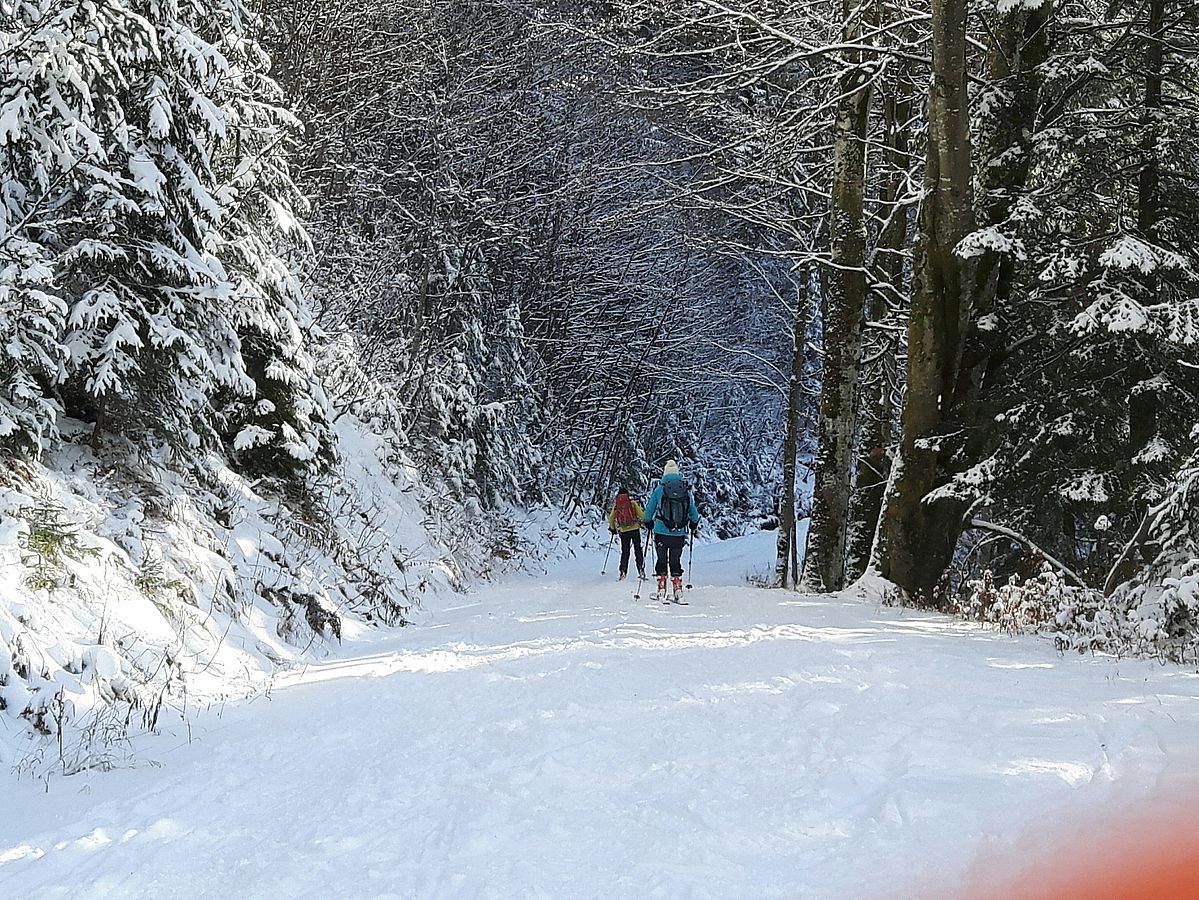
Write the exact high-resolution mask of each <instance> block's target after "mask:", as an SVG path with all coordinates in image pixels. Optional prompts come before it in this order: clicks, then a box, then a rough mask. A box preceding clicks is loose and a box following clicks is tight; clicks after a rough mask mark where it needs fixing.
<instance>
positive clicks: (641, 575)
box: [637, 569, 645, 581]
mask: <svg viewBox="0 0 1199 900" xmlns="http://www.w3.org/2000/svg"><path fill="white" fill-rule="evenodd" d="M637 577H638V578H640V579H641V580H642V581H645V569H638V570H637Z"/></svg>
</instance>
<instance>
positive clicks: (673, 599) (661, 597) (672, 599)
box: [633, 578, 691, 606]
mask: <svg viewBox="0 0 1199 900" xmlns="http://www.w3.org/2000/svg"><path fill="white" fill-rule="evenodd" d="M647 581H649V579H648V578H638V579H637V589H636V590H635V591H633V599H634V600H640V599H641V586H642V585H643V584H644V583H645V582H647ZM687 587H691V585H687ZM655 596H656V597H657V598H658V602H659V603H661V604H662V605H663V606H669V605H670V604H671V603H676V604H678V605H679V606H689V605H690V602H689V601H687V600H685V599H683V594H682V592H681V591H676V592H675V594H674V595H673V596H670V595H668V594H667V593H666V591H662V592H661V593H658V594H655Z"/></svg>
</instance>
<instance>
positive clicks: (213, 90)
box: [3, 0, 327, 477]
mask: <svg viewBox="0 0 1199 900" xmlns="http://www.w3.org/2000/svg"><path fill="white" fill-rule="evenodd" d="M5 13H6V18H7V20H8V24H9V33H8V37H7V40H8V42H9V44H10V47H11V49H10V51H9V52H8V53H6V54H5V55H4V58H3V59H4V65H5V67H6V77H5V78H4V90H5V92H6V94H5V104H4V107H3V110H4V111H3V117H4V121H5V124H6V128H5V136H6V142H5V147H4V151H3V152H4V155H5V157H6V158H7V161H8V163H9V164H8V165H7V166H6V169H7V172H6V174H7V175H8V176H9V181H8V183H7V185H6V189H5V195H6V198H7V203H6V206H7V210H6V216H7V217H8V222H9V223H10V224H9V226H8V227H9V228H10V229H11V231H10V232H9V233H6V235H5V238H4V239H5V246H6V248H8V247H9V246H10V245H11V246H16V245H17V242H18V240H20V241H21V242H23V247H24V251H23V252H24V255H25V257H26V258H36V259H39V260H40V262H41V265H39V266H38V267H36V268H31V267H30V266H28V265H26V266H25V267H24V269H23V272H24V275H23V277H24V279H25V283H26V288H25V293H26V296H27V297H34V298H35V299H36V298H41V302H42V303H43V304H46V305H47V307H48V308H49V309H50V310H51V312H53V310H55V309H59V308H65V315H61V314H59V318H58V320H57V321H56V320H55V319H54V317H53V316H46V317H43V319H42V325H41V328H40V331H41V333H46V334H48V333H49V332H50V331H52V330H53V328H54V327H55V326H56V325H57V326H58V327H59V328H60V329H61V331H60V334H59V335H58V337H59V341H60V342H61V346H62V350H61V351H60V352H59V353H57V354H56V355H55V358H56V361H57V362H58V363H59V364H58V368H57V371H56V372H54V373H53V377H49V378H47V377H43V378H41V379H40V380H39V382H38V383H39V385H40V387H41V389H42V398H39V399H40V402H41V403H42V408H46V404H47V403H49V404H55V403H59V404H61V408H62V410H63V411H64V412H65V413H66V414H67V415H69V416H72V417H75V418H80V419H84V420H86V421H89V422H91V423H92V438H93V442H94V443H97V444H98V443H99V442H100V441H101V440H102V438H103V435H104V434H105V433H107V432H119V433H122V434H123V435H125V436H127V437H129V438H132V439H135V440H137V439H143V438H153V439H156V440H165V441H166V442H168V443H169V444H171V445H172V446H173V447H175V448H176V450H177V451H178V452H180V453H181V454H185V455H186V454H189V453H192V452H194V451H196V450H197V449H198V448H200V447H202V446H209V447H214V446H217V444H218V441H219V435H218V428H219V429H220V430H221V431H222V432H224V433H226V434H227V435H228V436H229V438H230V440H231V441H234V442H237V443H236V444H235V446H237V447H238V448H239V450H240V451H243V452H244V455H245V461H246V462H247V464H250V463H251V460H252V456H253V455H254V453H253V451H261V450H263V449H265V448H271V449H273V450H276V451H278V450H282V451H284V452H286V453H287V455H288V457H289V459H290V460H292V461H294V462H298V463H299V464H298V465H295V466H292V465H291V464H290V463H289V466H288V470H287V472H286V473H285V474H287V475H288V476H289V477H290V476H295V475H297V474H299V475H302V473H303V471H304V470H305V468H306V467H307V465H308V464H309V463H310V462H313V461H315V460H317V459H318V457H320V456H321V454H322V450H321V448H322V447H323V446H325V445H326V444H327V442H326V439H325V437H324V435H323V433H322V428H323V426H322V422H323V415H322V412H321V408H320V407H321V401H320V396H319V393H317V392H315V391H313V390H312V386H313V385H312V381H311V378H310V377H309V378H308V380H305V379H304V377H303V375H304V373H305V372H308V373H309V376H310V365H309V364H308V363H307V362H306V360H305V359H304V354H303V350H302V348H301V346H300V345H301V342H302V336H301V330H300V327H299V324H298V323H297V321H296V310H297V303H296V296H295V291H294V286H293V285H292V283H291V280H290V275H289V273H288V268H287V265H286V263H285V261H284V260H283V258H282V256H281V253H282V252H283V251H284V250H285V249H286V245H287V242H289V241H294V240H295V239H296V237H297V235H299V233H300V232H299V229H298V228H296V227H295V224H294V220H293V219H292V216H291V207H292V206H293V205H294V203H295V202H296V195H295V191H294V188H293V187H292V185H291V182H290V179H289V177H288V175H287V170H286V164H285V149H286V148H285V147H284V146H283V142H284V140H285V138H286V135H287V130H288V129H289V128H290V127H291V124H292V123H291V122H290V120H289V118H288V117H287V116H286V115H285V114H284V113H282V112H281V111H280V110H279V109H278V108H277V106H276V105H275V104H277V102H278V100H279V97H278V92H277V89H276V88H275V87H274V86H273V84H272V83H271V82H270V81H269V79H267V78H266V77H265V75H264V74H263V73H264V72H265V69H266V60H265V59H264V57H263V56H262V54H261V52H260V51H259V50H258V49H257V48H256V47H255V45H254V44H253V43H252V42H251V41H249V40H248V39H247V38H246V36H245V29H246V23H247V14H246V12H245V10H244V9H242V8H241V6H240V5H239V4H238V3H236V2H225V0H215V2H211V3H209V2H196V3H191V2H187V3H173V2H162V3H160V2H130V3H125V2H119V0H106V2H101V3H97V4H92V5H88V6H86V7H59V6H57V5H55V4H51V3H44V4H38V3H30V4H12V5H10V6H9V7H8V8H7V9H6V10H5ZM8 270H11V269H8ZM30 272H36V273H37V274H38V275H39V279H40V281H39V284H38V285H37V286H36V287H35V288H31V287H30V286H29V284H28V282H29V273H30ZM30 290H36V291H37V293H36V294H30V293H29V292H30ZM38 332H39V329H24V330H23V333H24V334H26V335H36V334H37V333H38ZM48 355H49V354H43V358H45V357H46V356H48ZM21 358H23V359H37V357H36V356H35V355H31V354H29V353H25V354H23V356H22V357H21ZM230 397H238V398H247V399H251V398H252V402H248V403H245V404H243V408H241V409H237V408H236V407H235V405H232V404H229V403H226V402H225V401H224V398H230ZM214 403H221V404H222V405H223V406H224V407H225V409H223V410H222V415H221V416H220V417H218V416H217V415H215V410H214ZM247 428H249V429H251V431H250V432H249V435H248V436H247ZM325 455H327V452H326V453H325Z"/></svg>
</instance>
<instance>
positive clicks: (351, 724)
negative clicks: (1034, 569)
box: [0, 536, 1199, 900]
mask: <svg viewBox="0 0 1199 900" xmlns="http://www.w3.org/2000/svg"><path fill="white" fill-rule="evenodd" d="M771 549H772V547H771V544H770V539H769V536H760V537H757V538H753V539H746V540H742V541H736V542H729V543H726V544H721V545H715V546H705V547H701V548H700V549H699V551H698V552H697V553H696V563H697V572H696V576H697V579H696V584H697V588H696V589H695V590H693V591H691V592H690V593H691V597H690V599H691V605H690V606H687V607H678V606H662V605H659V604H657V603H654V602H652V601H648V602H647V601H646V600H644V599H643V600H642V601H641V602H640V603H635V602H634V601H633V599H632V590H633V585H632V584H631V583H629V582H625V583H617V582H616V581H615V580H614V579H611V578H609V579H603V580H601V579H600V578H599V575H598V572H599V568H600V562H601V560H600V557H599V556H587V557H585V558H582V559H579V560H574V561H571V562H569V563H567V564H564V565H563V566H562V567H561V568H560V570H559V571H556V572H555V573H554V574H553V575H552V576H548V577H545V578H539V579H532V578H527V577H519V578H514V579H512V580H510V581H508V582H506V583H505V584H503V585H500V586H498V587H493V588H488V589H485V590H481V591H479V592H478V593H477V594H475V595H473V596H471V597H469V598H465V599H463V598H458V600H457V602H456V603H451V604H449V605H447V606H446V607H445V608H441V609H435V610H428V611H426V614H425V619H426V621H425V622H424V623H423V624H422V625H420V626H418V627H413V628H409V629H403V630H401V631H398V632H395V633H391V634H388V635H385V636H378V637H377V638H375V639H374V642H373V644H370V645H369V646H365V645H364V643H363V642H362V641H357V642H354V643H352V644H350V645H348V646H347V649H346V651H345V654H344V655H343V656H341V657H339V658H337V659H336V660H333V661H330V662H329V663H327V664H324V665H320V666H316V667H311V668H309V669H308V670H307V671H305V672H304V673H302V674H297V675H292V676H288V677H284V678H282V679H281V681H280V685H279V686H278V687H277V688H276V689H275V690H274V691H273V693H272V695H271V696H270V697H269V698H267V697H262V698H259V699H256V700H254V701H252V702H246V703H241V704H235V705H230V706H229V707H227V708H225V709H224V711H223V713H222V714H221V715H220V716H217V715H216V714H215V713H213V712H210V713H201V714H197V715H195V716H193V717H192V721H191V738H192V739H191V741H190V743H189V742H188V740H187V731H186V729H184V728H182V727H177V728H175V729H174V731H173V733H169V734H163V735H159V736H157V737H154V738H152V739H149V740H147V741H146V742H145V743H144V744H143V745H142V747H141V753H142V755H143V759H144V760H145V761H146V764H143V765H142V766H140V767H138V768H135V769H131V770H124V771H115V772H111V773H108V774H89V775H82V776H76V777H73V778H67V779H62V778H60V779H55V780H52V781H51V782H50V785H49V788H50V789H49V793H44V792H43V787H42V785H40V784H39V783H37V782H31V781H29V780H22V781H16V780H14V779H13V778H12V777H11V776H10V775H8V774H5V775H4V776H3V779H4V780H3V781H0V791H2V792H3V800H4V802H3V803H2V804H0V809H2V810H3V812H2V813H0V897H4V898H9V897H30V898H44V897H63V898H76V897H81V896H86V897H89V898H95V897H122V898H128V897H147V898H148V897H154V898H161V897H170V898H172V900H182V898H190V897H239V898H248V897H263V898H266V897H270V898H280V897H311V898H326V897H339V898H342V897H401V898H493V897H494V898H515V897H547V898H551V897H552V898H575V897H595V898H600V897H603V898H613V897H627V898H644V897H662V898H676V897H678V898H683V897H686V898H705V897H711V898H760V897H787V898H792V897H822V898H835V897H873V896H904V897H912V896H954V895H966V894H968V893H971V892H972V891H971V890H970V888H968V887H967V886H966V885H967V882H966V881H964V880H963V879H966V878H969V877H972V873H977V871H978V868H977V867H978V866H979V864H980V860H983V863H984V864H985V862H986V860H987V859H994V860H999V861H1000V863H1001V864H1003V860H1005V859H1008V858H1009V857H1010V858H1013V859H1014V858H1015V857H1016V855H1017V854H1025V853H1026V852H1027V850H1028V848H1029V847H1030V846H1041V845H1042V844H1043V841H1044V840H1048V839H1052V836H1053V835H1055V834H1058V833H1063V832H1064V831H1068V830H1069V828H1070V827H1072V826H1073V827H1079V826H1081V825H1083V824H1086V823H1088V822H1089V823H1090V824H1091V825H1094V824H1095V822H1096V821H1097V819H1098V817H1102V816H1107V817H1111V816H1114V815H1117V814H1119V813H1121V811H1122V810H1124V809H1126V808H1129V807H1131V806H1132V805H1134V804H1136V803H1137V802H1138V801H1140V800H1141V799H1143V798H1144V797H1147V796H1149V795H1150V794H1152V793H1153V792H1154V791H1155V790H1159V789H1160V788H1161V785H1162V784H1163V783H1170V784H1172V783H1174V779H1177V780H1180V781H1181V780H1182V779H1186V778H1188V777H1189V776H1190V775H1191V774H1193V772H1194V769H1193V768H1192V764H1193V763H1194V762H1195V760H1196V754H1197V753H1199V751H1197V750H1196V748H1199V700H1197V699H1196V695H1197V694H1199V676H1197V675H1196V674H1195V673H1194V672H1192V671H1187V670H1185V669H1181V668H1173V667H1160V666H1157V665H1155V664H1152V663H1147V662H1129V661H1124V662H1119V663H1117V662H1115V661H1112V660H1107V659H1102V658H1089V657H1088V658H1079V657H1075V656H1070V657H1065V658H1063V657H1059V656H1058V654H1057V653H1056V652H1054V650H1053V648H1052V646H1051V644H1050V643H1049V642H1047V641H1045V640H1043V639H1035V638H1010V637H1006V636H1003V635H1000V634H997V633H995V632H993V631H987V630H983V629H979V628H976V627H973V626H970V625H967V624H963V623H961V622H956V621H953V620H950V619H946V618H943V617H939V616H935V615H930V614H925V613H917V612H912V611H906V610H896V609H887V608H881V609H880V608H879V607H878V606H877V605H875V604H873V603H869V602H861V601H856V600H854V599H853V598H852V597H845V598H833V599H825V598H811V597H800V596H797V595H794V594H786V593H782V592H778V591H766V590H757V589H753V588H750V587H748V586H746V584H745V581H744V576H745V574H746V572H747V570H750V569H758V570H761V569H764V568H766V567H767V566H768V564H769V558H770V554H771ZM150 761H153V762H155V763H156V765H149V764H148V763H149V762H150ZM1163 780H1164V781H1163ZM1030 842H1031V843H1030Z"/></svg>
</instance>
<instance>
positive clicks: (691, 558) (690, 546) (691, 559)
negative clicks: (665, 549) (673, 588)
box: [687, 532, 695, 590]
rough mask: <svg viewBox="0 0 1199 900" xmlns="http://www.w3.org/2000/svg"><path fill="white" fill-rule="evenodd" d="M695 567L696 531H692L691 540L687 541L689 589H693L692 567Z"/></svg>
mask: <svg viewBox="0 0 1199 900" xmlns="http://www.w3.org/2000/svg"><path fill="white" fill-rule="evenodd" d="M694 568H695V533H694V532H692V534H691V540H689V541H688V542H687V590H691V580H692V578H693V577H694V574H695V573H694V572H692V569H694Z"/></svg>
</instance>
